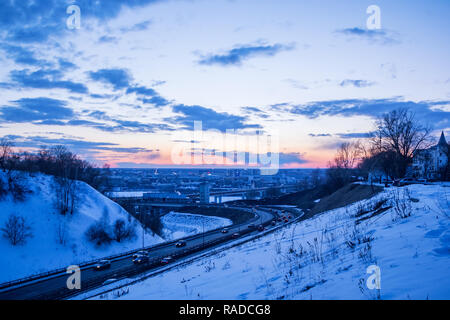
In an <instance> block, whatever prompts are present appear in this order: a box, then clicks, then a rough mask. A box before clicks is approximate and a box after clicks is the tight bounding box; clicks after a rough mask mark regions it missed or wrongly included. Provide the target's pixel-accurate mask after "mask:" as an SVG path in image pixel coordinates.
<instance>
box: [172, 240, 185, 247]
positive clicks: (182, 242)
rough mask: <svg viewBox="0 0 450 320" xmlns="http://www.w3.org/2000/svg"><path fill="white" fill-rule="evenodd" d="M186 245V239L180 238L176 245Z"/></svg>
mask: <svg viewBox="0 0 450 320" xmlns="http://www.w3.org/2000/svg"><path fill="white" fill-rule="evenodd" d="M185 246H186V241H184V240H180V241H178V242H177V243H176V244H175V247H177V248H181V247H185Z"/></svg>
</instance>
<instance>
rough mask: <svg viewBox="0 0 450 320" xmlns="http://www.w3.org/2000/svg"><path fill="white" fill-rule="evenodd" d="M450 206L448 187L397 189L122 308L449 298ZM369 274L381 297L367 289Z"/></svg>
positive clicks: (168, 278)
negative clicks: (156, 302) (163, 302)
mask: <svg viewBox="0 0 450 320" xmlns="http://www.w3.org/2000/svg"><path fill="white" fill-rule="evenodd" d="M449 200H450V187H449V186H443V185H433V186H424V185H414V186H409V187H403V188H392V187H391V188H388V189H386V190H385V191H384V192H382V193H380V194H379V195H377V196H376V197H375V198H372V199H369V200H366V201H361V202H358V203H354V204H352V205H350V206H347V207H344V208H340V209H335V210H332V211H329V212H325V213H323V214H320V215H318V216H315V217H314V218H312V219H310V220H306V221H303V222H301V223H298V224H296V225H292V226H290V227H289V228H286V229H283V230H281V231H279V232H277V233H275V234H270V235H268V236H265V237H262V238H260V239H258V240H255V241H252V242H249V243H247V244H244V245H241V246H239V247H236V248H233V249H230V250H228V251H225V252H221V253H220V254H217V255H214V256H210V257H206V258H202V259H201V260H198V261H196V262H194V263H191V264H189V265H186V266H183V267H178V268H176V269H173V270H171V271H168V272H166V273H163V274H161V275H158V276H155V277H153V278H148V279H146V280H144V281H142V282H139V283H137V284H135V285H132V286H130V287H129V290H128V291H127V292H129V293H128V294H126V295H123V296H121V297H120V299H238V300H239V299H450V289H449V288H450V208H449ZM370 266H376V267H379V271H380V273H379V274H380V280H381V281H380V285H381V289H380V290H377V289H376V288H375V289H373V287H372V289H369V287H370V285H369V287H368V285H367V281H368V280H369V284H370V283H372V284H373V282H371V281H372V280H373V279H374V277H373V275H374V274H373V273H372V272H374V271H372V270H374V269H369V273H368V272H367V271H368V269H367V268H368V267H370ZM376 267H375V268H376ZM117 296H120V295H115V294H114V292H112V293H108V294H105V295H103V296H102V298H103V299H104V298H107V299H115V298H117Z"/></svg>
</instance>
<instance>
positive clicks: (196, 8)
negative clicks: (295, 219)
mask: <svg viewBox="0 0 450 320" xmlns="http://www.w3.org/2000/svg"><path fill="white" fill-rule="evenodd" d="M73 5H75V6H76V7H73ZM371 5H376V6H378V8H379V9H380V25H379V28H376V29H373V28H371V27H369V26H368V25H367V23H366V22H367V20H368V18H369V17H370V16H371V14H368V13H367V8H368V7H369V6H371ZM73 8H75V9H76V8H78V9H79V15H78V11H77V10H73ZM449 14H450V2H449V1H447V0H435V1H414V0H408V1H403V0H397V1H374V0H371V1H364V0H346V1H334V0H323V1H320V2H319V1H300V0H296V1H294V0H280V1H274V0H271V1H269V0H215V1H207V0H96V1H93V0H80V1H62V0H34V1H32V0H23V1H14V0H1V1H0V137H7V138H9V139H11V140H12V141H13V142H14V144H15V145H16V147H17V148H20V149H24V150H26V149H33V148H39V147H40V146H42V145H46V146H52V145H57V144H64V145H67V146H68V147H69V148H70V149H71V150H73V151H74V152H76V153H78V154H80V156H82V157H83V158H85V159H87V160H90V161H93V162H95V163H98V164H103V163H108V164H110V165H111V166H112V167H136V168H143V167H170V166H176V165H181V166H192V165H203V166H209V165H225V164H226V165H242V164H243V163H247V162H249V163H250V164H251V161H250V160H248V159H247V158H251V156H252V155H256V154H263V153H265V152H266V151H270V152H271V153H270V154H271V155H273V154H274V153H276V154H277V157H276V161H277V163H278V164H279V166H280V167H281V168H314V167H325V166H326V165H327V162H328V161H329V160H330V159H332V157H333V155H334V152H335V149H336V147H337V146H338V145H339V144H340V143H342V142H350V141H354V140H356V139H363V140H364V139H367V137H368V136H370V133H371V132H372V131H373V130H374V120H375V119H376V118H377V117H379V116H380V115H382V114H383V113H385V112H388V111H390V110H393V109H396V108H401V107H407V108H410V109H411V110H412V111H413V112H415V113H416V116H417V118H418V119H419V120H420V121H422V122H423V123H424V124H429V125H431V126H432V127H433V129H434V134H435V135H436V136H437V137H438V136H439V134H440V132H441V131H444V132H446V134H449V133H450V131H449V129H450V123H449V112H450V103H449V101H450V74H449V70H450V62H449V59H448V52H449V49H450V48H449V47H450V42H449V41H448V32H449V30H450V21H449V19H448V15H449ZM199 127H201V129H202V130H201V131H199V130H195V129H198V128H199ZM269 141H270V142H269ZM265 147H266V149H264V148H265ZM196 150H203V151H202V152H203V154H204V158H202V159H203V160H202V161H199V162H195V163H194V162H193V161H192V157H191V153H192V152H194V151H196ZM234 151H235V152H247V153H248V154H249V155H248V156H247V158H244V159H241V161H239V160H238V159H237V156H236V157H235V158H233V157H232V156H226V155H225V157H222V154H223V152H234ZM208 153H209V155H210V157H209V158H207V157H206V155H207V154H208ZM183 155H184V156H186V155H187V158H186V157H183ZM205 159H208V160H207V161H206V160H205ZM224 159H226V160H227V161H228V162H224ZM274 159H275V158H274ZM274 159H272V160H274ZM247 160H248V161H247Z"/></svg>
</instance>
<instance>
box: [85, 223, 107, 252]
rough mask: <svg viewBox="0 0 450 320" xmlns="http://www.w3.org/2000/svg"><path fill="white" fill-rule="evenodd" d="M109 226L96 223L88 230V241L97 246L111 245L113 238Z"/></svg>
mask: <svg viewBox="0 0 450 320" xmlns="http://www.w3.org/2000/svg"><path fill="white" fill-rule="evenodd" d="M108 231H109V230H108V226H107V225H106V224H104V223H101V222H95V223H94V224H92V225H91V226H90V227H89V228H88V229H87V230H86V237H87V239H88V240H89V241H90V242H92V243H95V244H96V245H97V246H101V245H103V244H110V243H111V241H112V237H111V235H110V233H109V232H108Z"/></svg>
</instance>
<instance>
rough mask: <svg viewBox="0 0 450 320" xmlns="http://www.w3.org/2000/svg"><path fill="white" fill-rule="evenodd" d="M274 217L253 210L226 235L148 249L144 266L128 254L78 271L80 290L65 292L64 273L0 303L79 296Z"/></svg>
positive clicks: (5, 295)
mask: <svg viewBox="0 0 450 320" xmlns="http://www.w3.org/2000/svg"><path fill="white" fill-rule="evenodd" d="M239 209H241V210H250V209H248V208H245V209H244V208H239ZM277 215H281V211H280V210H265V209H258V210H255V218H253V219H251V220H249V221H248V222H246V223H244V224H240V225H233V226H230V227H229V228H228V229H229V232H228V233H225V234H224V233H222V232H221V231H222V230H214V231H210V232H206V233H204V234H200V235H195V236H191V237H187V238H184V240H186V246H185V247H183V248H176V247H175V245H174V243H173V242H172V243H167V244H163V245H159V246H157V247H156V248H147V249H149V257H150V263H149V264H146V265H135V264H134V263H133V262H132V257H131V256H132V254H130V255H128V256H123V257H120V258H117V259H116V260H113V261H111V268H109V269H106V270H102V271H96V270H94V269H93V266H87V267H84V268H81V290H76V289H75V290H69V289H68V288H67V284H66V282H67V279H68V277H69V276H70V275H69V274H66V273H60V274H57V275H52V276H47V277H43V278H41V279H38V280H34V281H30V283H24V284H22V285H20V286H18V287H15V288H11V289H6V290H3V291H2V292H0V300H34V299H61V298H67V297H69V296H71V295H75V294H79V293H81V292H84V291H87V290H88V289H92V288H95V287H98V286H100V285H101V284H103V283H104V282H105V281H106V280H108V279H121V278H125V277H129V276H130V277H131V276H135V275H138V274H139V273H142V272H145V271H148V270H152V269H155V268H157V267H160V266H161V264H160V261H161V259H162V258H164V257H167V256H175V257H177V256H179V257H184V256H189V255H192V254H195V253H198V252H201V251H204V250H208V248H210V247H211V246H213V245H217V244H218V243H219V242H220V243H225V242H228V241H233V240H234V239H232V238H231V237H232V234H233V233H236V232H237V233H240V235H241V236H242V235H243V234H248V233H249V232H250V231H251V232H258V231H256V230H252V229H250V228H249V225H250V224H253V225H259V224H265V225H269V224H270V223H271V221H272V220H274V218H275V217H277Z"/></svg>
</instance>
